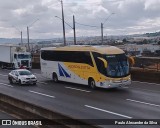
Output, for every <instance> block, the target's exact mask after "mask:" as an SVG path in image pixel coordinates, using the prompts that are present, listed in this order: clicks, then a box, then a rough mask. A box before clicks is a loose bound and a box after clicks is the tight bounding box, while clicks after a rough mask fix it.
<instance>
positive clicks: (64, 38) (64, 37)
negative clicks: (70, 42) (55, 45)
mask: <svg viewBox="0 0 160 128" xmlns="http://www.w3.org/2000/svg"><path fill="white" fill-rule="evenodd" d="M60 2H61V6H62V24H63V40H64V46H66V36H65V25H64V12H63V1H62V0H60Z"/></svg>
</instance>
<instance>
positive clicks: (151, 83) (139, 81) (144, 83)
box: [132, 81, 160, 85]
mask: <svg viewBox="0 0 160 128" xmlns="http://www.w3.org/2000/svg"><path fill="white" fill-rule="evenodd" d="M132 82H139V83H143V84H155V85H160V84H157V83H149V82H141V81H132Z"/></svg>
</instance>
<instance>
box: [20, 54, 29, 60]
mask: <svg viewBox="0 0 160 128" xmlns="http://www.w3.org/2000/svg"><path fill="white" fill-rule="evenodd" d="M30 57H31V56H30V55H28V54H18V59H29V58H30Z"/></svg>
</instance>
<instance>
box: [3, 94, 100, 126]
mask: <svg viewBox="0 0 160 128" xmlns="http://www.w3.org/2000/svg"><path fill="white" fill-rule="evenodd" d="M0 109H2V110H3V111H6V112H9V113H12V114H14V115H16V116H18V117H21V118H22V119H50V121H53V122H52V123H53V124H56V125H60V126H63V127H64V128H65V127H69V128H81V127H83V128H85V127H86V128H97V127H98V126H94V125H90V124H89V123H87V122H83V121H82V120H78V119H73V118H72V117H69V116H66V115H63V114H60V113H57V112H54V111H51V110H48V109H46V108H43V107H41V106H36V105H34V104H31V103H27V102H24V101H22V100H19V99H16V98H13V97H11V96H8V95H5V94H1V93H0ZM67 120H68V121H74V122H73V123H74V124H66V121H67ZM51 127H53V126H51Z"/></svg>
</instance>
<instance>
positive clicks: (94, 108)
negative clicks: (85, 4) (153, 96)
mask: <svg viewBox="0 0 160 128" xmlns="http://www.w3.org/2000/svg"><path fill="white" fill-rule="evenodd" d="M85 107H88V108H92V109H95V110H99V111H102V112H106V113H110V114H113V115H117V116H121V117H125V118H128V119H131V118H132V117H130V116H126V115H122V114H119V113H115V112H111V111H107V110H104V109H100V108H96V107H93V106H89V105H85Z"/></svg>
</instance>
